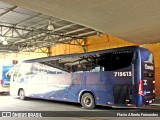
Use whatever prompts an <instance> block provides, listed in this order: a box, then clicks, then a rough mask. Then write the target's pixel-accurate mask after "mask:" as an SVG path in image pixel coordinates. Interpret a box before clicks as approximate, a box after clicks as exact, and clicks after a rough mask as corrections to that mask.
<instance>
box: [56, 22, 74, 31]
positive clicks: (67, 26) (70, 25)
mask: <svg viewBox="0 0 160 120" xmlns="http://www.w3.org/2000/svg"><path fill="white" fill-rule="evenodd" d="M74 25H76V24H69V25H66V26H63V27H60V28H57V29H55V30H54V31H59V30H62V29H65V28H69V27H72V26H74Z"/></svg>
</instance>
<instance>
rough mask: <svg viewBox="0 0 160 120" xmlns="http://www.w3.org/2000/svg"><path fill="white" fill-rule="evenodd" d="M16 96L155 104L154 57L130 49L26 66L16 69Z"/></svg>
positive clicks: (43, 60)
mask: <svg viewBox="0 0 160 120" xmlns="http://www.w3.org/2000/svg"><path fill="white" fill-rule="evenodd" d="M11 79H12V80H11V86H10V87H11V90H10V94H11V95H15V96H20V99H25V98H26V97H31V98H40V99H49V100H58V101H68V102H75V103H80V104H81V105H82V106H83V107H84V108H87V109H91V108H94V107H95V106H96V105H105V106H106V105H107V106H133V107H139V106H142V105H147V104H151V103H152V102H153V101H154V99H155V87H154V84H155V67H154V59H153V55H152V53H151V52H150V51H149V50H147V49H145V48H141V47H137V46H129V47H122V48H116V49H109V50H101V51H96V52H88V53H80V54H72V55H59V56H52V57H46V58H39V59H32V60H26V61H24V62H23V63H21V64H18V65H16V66H15V67H14V73H13V75H12V77H11Z"/></svg>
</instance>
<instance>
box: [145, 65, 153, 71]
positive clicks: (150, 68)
mask: <svg viewBox="0 0 160 120" xmlns="http://www.w3.org/2000/svg"><path fill="white" fill-rule="evenodd" d="M145 69H146V70H154V68H153V66H149V65H147V64H145Z"/></svg>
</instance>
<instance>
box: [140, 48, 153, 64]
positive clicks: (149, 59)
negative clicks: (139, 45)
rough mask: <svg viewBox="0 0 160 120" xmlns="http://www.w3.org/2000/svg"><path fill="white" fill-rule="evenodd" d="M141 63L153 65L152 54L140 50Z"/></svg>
mask: <svg viewBox="0 0 160 120" xmlns="http://www.w3.org/2000/svg"><path fill="white" fill-rule="evenodd" d="M141 56H142V61H146V62H150V63H153V54H152V53H151V52H150V51H146V50H141Z"/></svg>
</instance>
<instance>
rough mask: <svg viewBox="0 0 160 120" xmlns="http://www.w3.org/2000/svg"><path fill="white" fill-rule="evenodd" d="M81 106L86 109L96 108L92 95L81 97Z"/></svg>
mask: <svg viewBox="0 0 160 120" xmlns="http://www.w3.org/2000/svg"><path fill="white" fill-rule="evenodd" d="M81 105H82V106H83V108H85V109H93V108H95V100H94V97H93V95H92V94H91V93H84V94H83V95H82V97H81Z"/></svg>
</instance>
